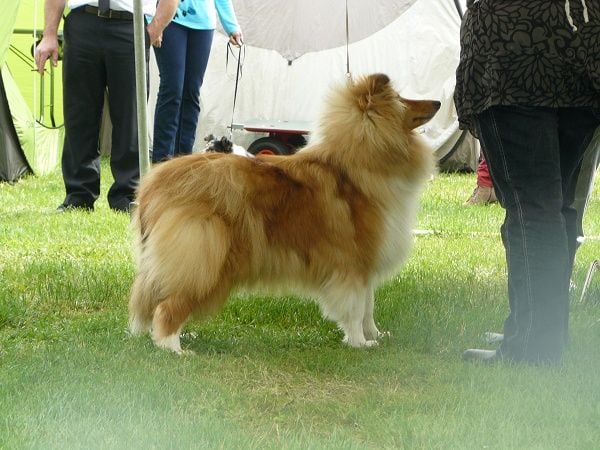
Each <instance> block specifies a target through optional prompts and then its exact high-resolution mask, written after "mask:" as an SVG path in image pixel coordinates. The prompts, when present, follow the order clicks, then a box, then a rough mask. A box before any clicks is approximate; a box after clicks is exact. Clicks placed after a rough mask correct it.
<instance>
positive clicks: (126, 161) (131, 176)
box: [104, 20, 148, 211]
mask: <svg viewBox="0 0 600 450" xmlns="http://www.w3.org/2000/svg"><path fill="white" fill-rule="evenodd" d="M105 27H106V35H105V37H104V47H105V52H106V64H107V84H108V99H109V100H108V103H109V107H110V118H111V122H112V124H113V129H112V148H111V153H110V168H111V171H112V174H113V178H114V182H113V184H112V186H111V187H110V190H109V192H108V204H109V206H110V207H111V208H112V209H115V210H118V211H128V210H129V204H130V202H132V201H133V200H134V198H135V190H136V188H137V184H138V182H139V177H140V170H139V146H138V134H137V133H138V125H137V104H136V103H137V102H136V79H135V48H134V42H133V41H134V37H133V23H132V22H131V21H125V20H109V21H107V22H106V24H105ZM147 61H148V58H147V55H146V62H147Z"/></svg>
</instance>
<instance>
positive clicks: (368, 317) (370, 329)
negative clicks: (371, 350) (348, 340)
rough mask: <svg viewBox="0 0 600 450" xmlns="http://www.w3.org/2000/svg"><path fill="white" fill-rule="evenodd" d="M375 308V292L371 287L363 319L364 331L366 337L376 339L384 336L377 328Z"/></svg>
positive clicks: (366, 299)
mask: <svg viewBox="0 0 600 450" xmlns="http://www.w3.org/2000/svg"><path fill="white" fill-rule="evenodd" d="M374 309H375V294H374V292H373V289H371V288H370V289H369V290H368V293H367V296H366V298H365V314H364V316H363V320H362V327H363V332H364V334H365V338H366V339H372V340H376V339H378V338H380V337H382V336H383V334H382V333H381V332H380V331H379V330H378V329H377V325H375V319H374V318H373V311H374Z"/></svg>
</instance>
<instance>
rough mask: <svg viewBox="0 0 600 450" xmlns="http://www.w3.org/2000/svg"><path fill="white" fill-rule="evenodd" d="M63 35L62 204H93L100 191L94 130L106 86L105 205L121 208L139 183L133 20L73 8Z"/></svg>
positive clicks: (98, 161) (96, 130)
mask: <svg viewBox="0 0 600 450" xmlns="http://www.w3.org/2000/svg"><path fill="white" fill-rule="evenodd" d="M64 37H65V47H64V58H63V102H64V119H65V143H64V147H63V155H62V172H63V179H64V183H65V189H66V198H65V201H64V204H65V205H75V206H93V204H94V201H95V200H96V199H97V198H98V196H99V195H100V148H99V134H100V121H101V116H102V107H103V104H104V92H105V90H106V89H108V96H109V105H110V118H111V122H112V126H113V131H112V148H111V155H110V168H111V171H112V175H113V178H114V183H113V184H112V186H111V187H110V189H109V192H108V203H109V205H110V207H111V208H115V209H126V208H127V207H128V205H129V202H130V201H132V200H133V198H134V194H135V189H136V187H137V183H138V181H139V156H138V137H137V108H136V87H135V59H134V58H135V56H134V43H133V40H134V38H133V22H132V21H130V20H115V19H103V18H100V17H97V16H94V15H92V14H89V13H86V12H84V11H82V10H81V9H75V10H73V11H71V13H70V14H69V15H68V16H67V18H66V20H65V25H64ZM146 61H148V52H147V51H146Z"/></svg>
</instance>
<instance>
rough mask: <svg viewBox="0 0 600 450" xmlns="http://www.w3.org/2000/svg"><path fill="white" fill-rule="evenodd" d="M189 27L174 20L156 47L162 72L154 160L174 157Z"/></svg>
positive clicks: (155, 111) (155, 114)
mask: <svg viewBox="0 0 600 450" xmlns="http://www.w3.org/2000/svg"><path fill="white" fill-rule="evenodd" d="M187 35H188V28H186V27H183V26H181V25H178V24H176V23H173V22H171V23H170V24H169V25H168V26H167V28H165V30H164V31H163V39H162V46H161V47H160V48H154V55H155V56H156V63H157V65H158V71H159V75H160V83H159V87H158V95H157V98H156V109H155V110H154V134H153V139H152V162H155V163H156V162H160V161H164V160H166V159H169V158H171V157H173V155H174V154H175V146H176V144H175V142H176V138H177V134H178V130H179V122H180V111H181V98H182V95H183V80H184V76H185V65H186V52H187V49H186V48H187Z"/></svg>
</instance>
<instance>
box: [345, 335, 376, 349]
mask: <svg viewBox="0 0 600 450" xmlns="http://www.w3.org/2000/svg"><path fill="white" fill-rule="evenodd" d="M342 342H343V343H344V344H346V345H349V346H350V347H354V348H365V347H376V346H377V345H379V343H378V342H377V341H376V340H374V339H368V340H367V339H365V338H364V337H363V338H362V339H350V338H349V337H348V335H346V336H344V339H342Z"/></svg>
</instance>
